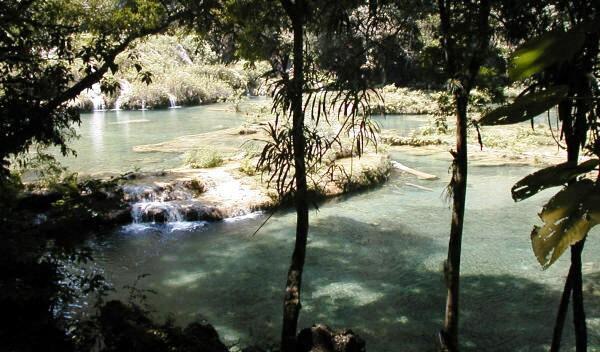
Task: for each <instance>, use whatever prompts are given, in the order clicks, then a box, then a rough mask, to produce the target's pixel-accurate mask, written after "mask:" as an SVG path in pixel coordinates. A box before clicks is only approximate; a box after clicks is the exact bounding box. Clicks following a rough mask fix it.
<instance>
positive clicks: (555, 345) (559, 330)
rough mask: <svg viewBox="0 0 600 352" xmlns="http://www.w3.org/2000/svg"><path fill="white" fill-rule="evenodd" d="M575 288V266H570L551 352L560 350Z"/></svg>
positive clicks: (559, 307)
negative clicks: (572, 292)
mask: <svg viewBox="0 0 600 352" xmlns="http://www.w3.org/2000/svg"><path fill="white" fill-rule="evenodd" d="M572 290H573V266H571V268H569V274H568V275H567V279H566V280H565V287H564V288H563V293H562V296H561V298H560V304H559V306H558V313H557V314H556V322H555V323H554V333H553V335H552V345H551V346H550V352H558V351H559V350H560V342H561V339H562V332H563V327H564V326H565V319H566V317H567V311H568V308H569V300H570V299H571V291H572Z"/></svg>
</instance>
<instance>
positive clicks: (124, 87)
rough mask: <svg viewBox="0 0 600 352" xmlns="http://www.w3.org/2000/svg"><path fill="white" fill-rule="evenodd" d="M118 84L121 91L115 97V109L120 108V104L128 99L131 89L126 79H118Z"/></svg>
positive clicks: (118, 109)
mask: <svg viewBox="0 0 600 352" xmlns="http://www.w3.org/2000/svg"><path fill="white" fill-rule="evenodd" d="M119 86H120V88H121V92H120V94H119V96H118V97H117V100H115V108H114V110H115V111H120V110H121V105H123V102H127V101H128V100H129V97H130V96H131V92H132V90H133V89H132V88H131V83H129V82H127V80H124V79H122V80H120V81H119Z"/></svg>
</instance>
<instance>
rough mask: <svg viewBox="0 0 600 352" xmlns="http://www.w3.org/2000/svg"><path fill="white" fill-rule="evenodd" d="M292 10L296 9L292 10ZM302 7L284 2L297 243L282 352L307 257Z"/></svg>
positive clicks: (289, 349)
mask: <svg viewBox="0 0 600 352" xmlns="http://www.w3.org/2000/svg"><path fill="white" fill-rule="evenodd" d="M294 7H295V9H294ZM302 8H303V4H302V1H301V0H296V3H295V4H290V3H289V2H288V3H287V7H286V9H290V10H288V14H289V16H290V19H291V20H292V26H293V30H294V49H293V50H294V65H293V67H294V78H293V80H292V81H291V85H292V87H291V88H292V89H291V90H290V94H291V107H292V116H293V125H292V138H293V149H294V166H295V176H294V177H295V181H296V192H295V197H294V199H295V203H296V242H295V245H294V252H293V254H292V261H291V264H290V268H289V271H288V276H287V283H286V288H285V297H284V302H283V327H282V332H281V351H282V352H293V351H295V350H296V330H297V328H298V316H299V314H300V308H301V304H300V289H301V286H302V271H303V269H304V260H305V257H306V241H307V238H308V199H307V193H308V192H307V182H306V165H305V160H304V154H305V153H304V151H305V144H306V141H305V138H304V112H303V110H302V88H303V85H304V77H303V74H304V57H303V39H304V38H303V32H302V29H303V18H302V11H301V9H302Z"/></svg>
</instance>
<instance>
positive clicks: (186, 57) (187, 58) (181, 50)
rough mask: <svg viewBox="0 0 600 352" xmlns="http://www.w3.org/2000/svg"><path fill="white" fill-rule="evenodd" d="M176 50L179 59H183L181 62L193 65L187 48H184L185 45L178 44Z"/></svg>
mask: <svg viewBox="0 0 600 352" xmlns="http://www.w3.org/2000/svg"><path fill="white" fill-rule="evenodd" d="M174 50H175V52H176V53H177V55H179V58H180V59H181V61H183V62H185V63H186V64H188V65H192V64H193V62H192V59H190V56H189V55H188V53H187V51H186V50H185V48H184V47H183V45H181V44H177V46H176V47H175V48H174Z"/></svg>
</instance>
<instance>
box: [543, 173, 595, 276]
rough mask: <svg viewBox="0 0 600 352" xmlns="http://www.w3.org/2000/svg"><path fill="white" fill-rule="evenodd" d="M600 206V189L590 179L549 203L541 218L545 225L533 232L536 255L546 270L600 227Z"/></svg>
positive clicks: (579, 183) (580, 182)
mask: <svg viewBox="0 0 600 352" xmlns="http://www.w3.org/2000/svg"><path fill="white" fill-rule="evenodd" d="M599 203H600V191H599V188H598V187H597V186H596V185H594V182H593V181H591V180H589V179H583V180H580V181H577V182H575V183H572V184H570V185H568V186H567V187H565V188H563V189H562V190H561V191H560V192H558V193H557V194H556V195H555V196H554V197H552V199H550V200H549V201H548V203H547V204H546V205H545V206H544V208H543V209H542V212H541V213H540V214H539V217H540V219H542V221H543V222H544V224H543V225H542V226H535V227H534V228H533V231H532V232H531V244H532V247H533V252H534V253H535V256H536V258H537V260H538V262H539V263H540V264H541V265H542V267H543V268H544V269H545V268H548V267H549V266H550V265H552V264H553V263H554V262H555V261H556V260H557V259H558V258H560V256H561V255H562V254H563V253H564V252H565V250H567V249H568V248H569V247H570V246H571V245H573V244H575V243H577V242H579V241H581V240H582V239H583V238H585V236H586V235H587V234H588V232H589V231H590V229H591V228H592V227H594V226H595V225H597V224H598V223H600V205H599Z"/></svg>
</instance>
